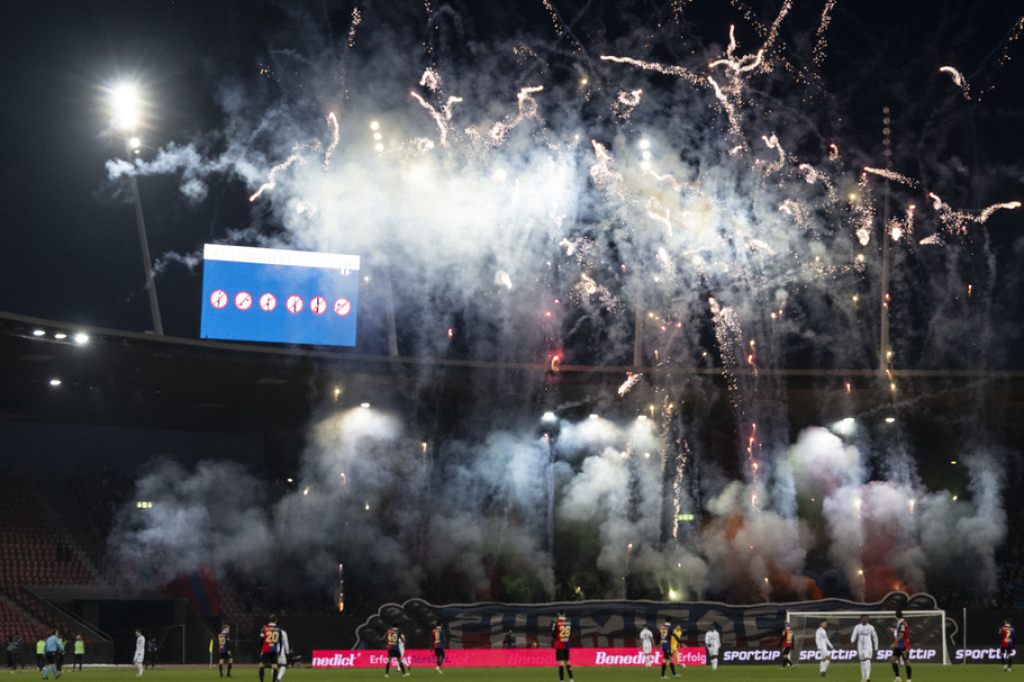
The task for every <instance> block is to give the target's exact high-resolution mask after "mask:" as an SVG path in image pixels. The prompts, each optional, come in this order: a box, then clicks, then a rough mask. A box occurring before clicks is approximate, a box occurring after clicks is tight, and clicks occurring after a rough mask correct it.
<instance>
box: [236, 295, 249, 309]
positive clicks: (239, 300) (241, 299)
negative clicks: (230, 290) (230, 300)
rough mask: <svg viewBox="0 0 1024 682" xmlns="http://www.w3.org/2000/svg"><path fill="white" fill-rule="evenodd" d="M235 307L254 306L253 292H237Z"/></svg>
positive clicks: (246, 307) (245, 307)
mask: <svg viewBox="0 0 1024 682" xmlns="http://www.w3.org/2000/svg"><path fill="white" fill-rule="evenodd" d="M235 307H236V308H238V309H239V310H248V309H249V308H251V307H252V294H250V293H249V292H248V291H239V292H238V293H237V294H235Z"/></svg>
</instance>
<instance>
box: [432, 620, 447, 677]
mask: <svg viewBox="0 0 1024 682" xmlns="http://www.w3.org/2000/svg"><path fill="white" fill-rule="evenodd" d="M444 645H445V639H444V625H442V624H441V621H437V625H435V626H434V661H435V662H436V663H437V665H436V666H435V667H436V668H437V672H441V666H443V665H444Z"/></svg>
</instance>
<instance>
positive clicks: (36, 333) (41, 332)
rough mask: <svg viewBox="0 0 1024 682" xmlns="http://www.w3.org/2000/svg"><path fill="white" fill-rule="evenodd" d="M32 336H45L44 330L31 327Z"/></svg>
mask: <svg viewBox="0 0 1024 682" xmlns="http://www.w3.org/2000/svg"><path fill="white" fill-rule="evenodd" d="M32 336H46V332H45V331H44V330H42V329H33V330H32Z"/></svg>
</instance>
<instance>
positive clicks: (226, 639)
mask: <svg viewBox="0 0 1024 682" xmlns="http://www.w3.org/2000/svg"><path fill="white" fill-rule="evenodd" d="M217 659H218V660H219V661H220V663H219V664H218V666H217V668H218V669H219V670H220V676H221V677H224V664H225V663H227V666H228V677H231V666H232V665H234V664H235V659H234V657H233V654H232V652H231V626H230V625H225V626H224V627H223V628H221V630H220V632H219V633H218V634H217Z"/></svg>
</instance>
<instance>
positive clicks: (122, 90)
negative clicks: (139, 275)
mask: <svg viewBox="0 0 1024 682" xmlns="http://www.w3.org/2000/svg"><path fill="white" fill-rule="evenodd" d="M110 104H111V109H112V112H113V115H114V126H115V128H117V130H118V131H119V132H120V133H121V134H123V135H124V138H125V151H126V152H127V155H128V159H129V161H130V160H132V159H133V158H134V157H135V156H136V155H137V154H138V152H139V145H140V140H139V138H138V137H136V135H135V133H136V131H137V130H138V127H139V119H140V111H141V109H142V100H141V98H140V97H139V91H138V88H137V87H136V86H135V85H134V84H132V83H122V84H121V85H118V86H116V87H115V88H114V89H113V91H112V92H111V98H110ZM128 184H129V185H130V186H131V189H132V199H133V200H134V203H135V224H136V226H137V227H138V230H139V245H140V246H141V249H142V265H143V268H144V269H145V272H146V292H147V293H148V295H149V314H150V317H151V318H152V321H153V333H154V334H156V335H157V336H163V335H164V325H163V322H162V321H161V319H160V302H159V300H158V299H157V296H156V278H155V276H154V273H153V262H152V259H151V258H150V254H149V240H148V239H147V238H146V219H145V216H143V214H142V198H141V195H140V194H139V183H138V180H137V179H136V177H135V174H134V173H131V174H129V176H128Z"/></svg>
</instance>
